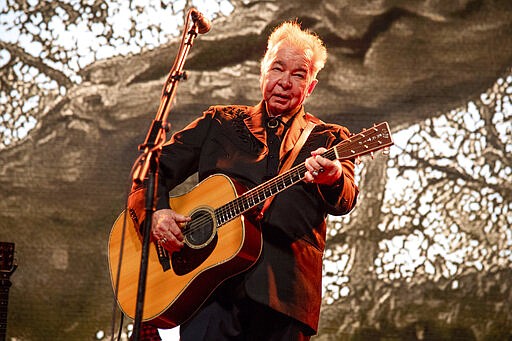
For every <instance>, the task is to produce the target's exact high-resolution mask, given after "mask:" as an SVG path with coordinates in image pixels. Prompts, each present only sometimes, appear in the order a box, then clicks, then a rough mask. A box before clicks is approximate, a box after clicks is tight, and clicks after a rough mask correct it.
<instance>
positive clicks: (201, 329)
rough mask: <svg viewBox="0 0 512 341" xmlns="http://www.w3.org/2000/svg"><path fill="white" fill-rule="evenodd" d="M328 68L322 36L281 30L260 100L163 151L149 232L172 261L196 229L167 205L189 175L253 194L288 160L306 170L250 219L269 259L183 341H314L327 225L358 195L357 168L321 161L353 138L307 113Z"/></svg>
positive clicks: (212, 116) (223, 292) (265, 67)
mask: <svg viewBox="0 0 512 341" xmlns="http://www.w3.org/2000/svg"><path fill="white" fill-rule="evenodd" d="M326 59H327V51H326V48H325V46H324V44H323V42H322V41H321V40H320V39H319V38H318V37H317V36H316V35H314V34H313V33H311V32H309V31H307V30H302V29H301V27H300V25H299V24H298V23H296V22H285V23H283V24H281V25H280V26H279V27H277V28H276V29H275V30H274V31H273V32H272V34H271V35H270V37H269V39H268V45H267V51H266V53H265V55H264V58H263V60H262V61H261V78H260V88H261V93H262V101H261V102H260V103H259V104H257V105H256V106H242V105H231V106H213V107H210V108H209V109H208V110H207V111H206V112H204V113H203V115H202V117H200V118H198V119H196V120H195V121H194V122H192V123H191V124H189V125H188V126H187V127H186V128H185V129H183V130H181V131H179V132H177V133H176V134H174V135H173V137H172V138H171V140H170V141H169V142H168V143H167V144H166V145H165V146H164V147H163V150H162V154H161V159H160V169H159V187H158V203H157V210H156V212H155V213H154V216H153V227H152V231H151V233H152V238H153V240H154V241H155V242H158V243H159V244H160V245H161V246H162V247H163V248H165V249H166V250H168V251H169V253H172V252H176V251H179V250H181V249H182V248H183V247H184V236H183V230H182V229H183V226H184V225H186V224H187V223H188V222H190V220H191V218H190V217H187V216H184V215H182V214H178V213H176V212H175V211H173V209H172V208H171V207H170V206H169V191H170V190H172V189H173V188H174V187H176V186H177V185H178V184H180V183H181V182H183V181H184V180H185V179H187V178H188V177H189V176H190V175H192V174H194V173H196V172H198V176H199V180H204V179H205V178H207V177H208V176H210V175H212V174H216V173H222V174H225V175H227V176H228V177H230V178H231V179H233V180H236V182H238V183H241V184H243V185H244V186H246V187H247V188H249V189H250V188H254V187H255V186H257V185H259V184H261V183H263V182H265V181H267V180H269V179H272V178H273V177H275V176H276V175H277V174H278V173H279V170H280V167H282V166H283V164H285V163H286V161H287V159H289V158H292V159H293V161H294V162H293V164H294V165H296V164H300V163H303V164H304V165H305V169H304V179H303V181H300V182H298V183H296V184H294V185H293V186H291V187H290V188H288V189H286V190H284V191H282V192H280V193H279V194H277V195H276V196H275V197H273V200H272V201H269V202H268V205H264V209H263V212H261V214H260V215H259V217H256V216H257V215H255V214H250V215H249V214H248V215H246V217H245V218H246V219H249V220H251V221H252V222H253V223H254V224H257V225H258V226H260V228H261V233H262V235H263V246H262V249H261V254H260V255H259V257H258V259H257V261H256V262H255V264H254V265H253V266H251V267H250V268H249V269H248V270H246V271H243V272H242V273H240V274H236V275H234V276H232V277H231V278H229V279H227V280H225V281H223V283H222V284H221V285H220V286H219V287H218V288H217V289H216V290H215V291H214V292H213V294H212V295H211V296H210V297H209V298H208V300H207V301H206V302H205V303H204V304H203V305H202V306H201V307H200V308H199V309H198V310H197V311H196V312H195V314H194V315H193V316H191V317H190V318H189V319H187V321H186V322H184V323H183V324H182V325H181V328H180V334H181V340H184V341H187V340H193V341H197V340H308V339H309V338H310V336H311V335H314V334H315V333H316V330H317V327H318V320H319V314H320V305H321V281H322V256H323V251H324V247H325V236H326V223H325V219H326V216H327V214H333V215H342V214H346V213H348V212H349V211H350V210H351V209H352V208H353V207H354V205H355V203H356V198H357V193H358V189H357V186H356V185H355V183H354V164H353V162H351V161H342V162H340V161H339V160H330V159H328V158H324V157H322V156H321V155H322V154H323V153H324V152H325V151H326V150H327V149H328V148H330V147H332V146H333V145H335V144H337V143H339V142H340V141H342V140H344V139H346V138H348V137H349V135H350V133H349V131H348V130H347V129H346V128H344V127H342V126H339V125H334V124H326V123H324V122H322V121H320V120H319V119H317V118H315V117H314V116H313V115H311V114H309V113H306V112H305V110H304V107H303V103H304V100H305V99H306V98H307V97H308V96H309V95H311V93H312V92H313V90H314V89H315V86H316V85H317V83H318V80H317V78H316V76H317V74H318V72H319V71H320V70H321V69H322V68H323V66H324V64H325V61H326ZM310 122H311V123H310ZM308 125H309V126H312V127H313V128H311V129H309V132H310V133H309V136H306V137H305V138H306V139H305V140H303V141H305V143H304V144H303V145H302V146H301V148H300V150H295V151H294V146H295V145H296V144H298V143H299V142H298V141H300V139H301V137H302V134H307V133H304V131H306V130H307V129H306V127H307V126H308ZM301 143H302V142H301ZM261 208H262V207H261V205H260V207H259V209H261Z"/></svg>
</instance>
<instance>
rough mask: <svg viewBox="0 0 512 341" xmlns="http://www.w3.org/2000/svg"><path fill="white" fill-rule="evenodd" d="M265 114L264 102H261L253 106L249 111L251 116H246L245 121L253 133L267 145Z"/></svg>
mask: <svg viewBox="0 0 512 341" xmlns="http://www.w3.org/2000/svg"><path fill="white" fill-rule="evenodd" d="M264 116H265V115H264V114H263V102H260V103H259V104H258V105H256V106H254V107H252V108H251V110H250V111H249V117H247V118H245V119H244V122H245V125H246V126H247V128H248V129H249V131H250V132H251V134H253V135H254V137H256V138H257V139H258V140H259V141H261V143H263V144H264V145H265V146H266V145H267V134H266V130H265V125H264V124H263V120H264Z"/></svg>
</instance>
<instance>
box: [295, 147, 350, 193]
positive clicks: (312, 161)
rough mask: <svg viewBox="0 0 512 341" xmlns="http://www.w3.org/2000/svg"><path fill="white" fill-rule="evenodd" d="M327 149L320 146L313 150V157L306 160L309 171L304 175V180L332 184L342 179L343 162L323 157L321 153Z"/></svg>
mask: <svg viewBox="0 0 512 341" xmlns="http://www.w3.org/2000/svg"><path fill="white" fill-rule="evenodd" d="M326 151H327V149H325V148H318V149H317V150H315V151H313V152H311V157H309V158H307V159H306V162H305V165H306V169H307V172H306V173H305V175H304V181H306V182H314V183H317V184H322V185H332V184H334V183H336V181H338V180H339V179H340V177H341V176H342V174H343V168H342V167H341V162H340V161H339V160H334V161H331V160H329V159H326V158H324V157H322V156H321V155H322V154H323V153H325V152H326Z"/></svg>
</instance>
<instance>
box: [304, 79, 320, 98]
mask: <svg viewBox="0 0 512 341" xmlns="http://www.w3.org/2000/svg"><path fill="white" fill-rule="evenodd" d="M317 84H318V79H316V78H315V79H313V80H312V81H311V83H309V86H308V91H307V93H306V96H309V95H311V93H312V92H313V90H315V86H316V85H317Z"/></svg>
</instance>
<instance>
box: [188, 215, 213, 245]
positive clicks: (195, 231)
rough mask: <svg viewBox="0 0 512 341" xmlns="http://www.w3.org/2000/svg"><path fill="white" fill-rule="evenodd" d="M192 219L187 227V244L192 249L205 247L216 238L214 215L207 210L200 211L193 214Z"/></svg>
mask: <svg viewBox="0 0 512 341" xmlns="http://www.w3.org/2000/svg"><path fill="white" fill-rule="evenodd" d="M191 218H192V220H191V221H190V222H189V223H188V224H187V226H186V229H187V231H186V233H185V242H186V243H187V244H188V245H189V246H190V247H191V248H201V247H204V246H205V245H207V244H208V243H209V242H210V241H211V240H212V239H213V237H214V236H215V231H216V230H215V224H214V222H213V215H212V214H211V213H210V212H209V211H207V210H199V211H197V212H195V213H193V214H192V216H191Z"/></svg>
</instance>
